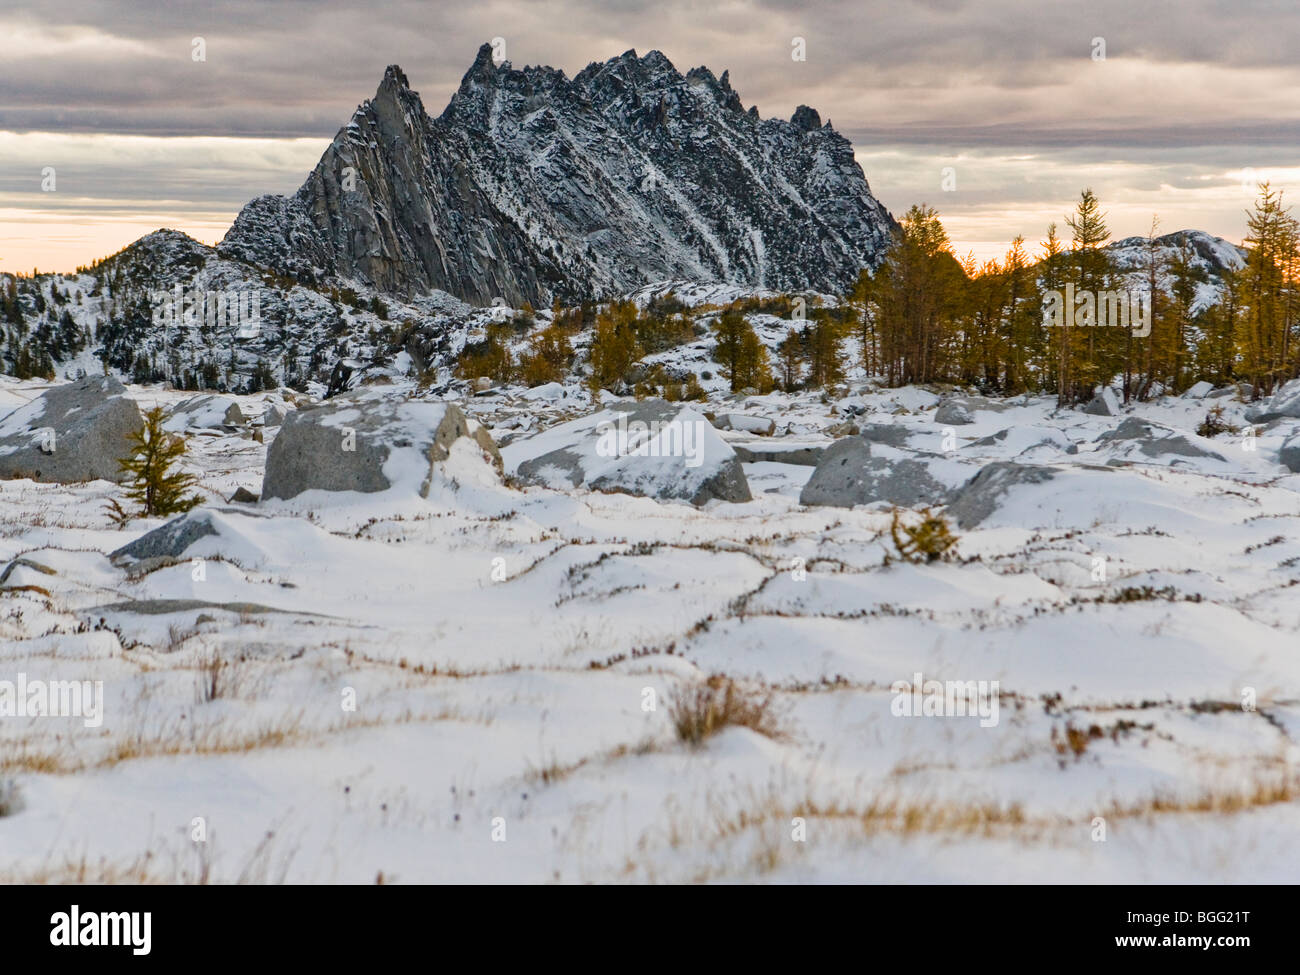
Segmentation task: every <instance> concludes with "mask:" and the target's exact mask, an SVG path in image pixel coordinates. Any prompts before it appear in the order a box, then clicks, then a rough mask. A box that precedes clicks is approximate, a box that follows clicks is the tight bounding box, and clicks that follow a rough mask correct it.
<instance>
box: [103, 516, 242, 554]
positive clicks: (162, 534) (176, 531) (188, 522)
mask: <svg viewBox="0 0 1300 975" xmlns="http://www.w3.org/2000/svg"><path fill="white" fill-rule="evenodd" d="M216 534H218V532H217V529H216V527H215V526H214V525H213V515H212V512H211V511H208V510H206V509H203V510H199V511H191V512H189V513H187V514H184V515H181V516H180V517H179V518H173V519H172V520H171V521H169V522H167V523H166V524H165V525H161V526H159V527H158V528H155V529H153V531H150V532H146V533H145V534H143V535H141V536H140V537H139V538H137V539H136V540H135V541H134V542H128V543H127V544H126V545H123V546H122V547H121V548H119V549H116V550H114V551H112V552H110V553H109V556H108V557H109V559H110V560H111V561H112V562H113V564H114V565H119V566H120V565H143V566H145V567H146V568H149V567H153V566H156V565H166V564H168V563H170V562H173V561H175V560H177V559H179V558H180V557H181V556H182V555H184V554H185V550H186V549H187V548H189V547H190V546H191V545H193V544H194V543H195V542H197V541H198V540H199V539H200V538H206V537H208V536H209V535H216Z"/></svg>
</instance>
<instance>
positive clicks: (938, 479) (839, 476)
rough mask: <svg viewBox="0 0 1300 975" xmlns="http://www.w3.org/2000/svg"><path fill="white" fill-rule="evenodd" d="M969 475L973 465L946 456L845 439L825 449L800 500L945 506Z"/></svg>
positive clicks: (838, 504)
mask: <svg viewBox="0 0 1300 975" xmlns="http://www.w3.org/2000/svg"><path fill="white" fill-rule="evenodd" d="M970 475H971V468H970V466H969V465H967V464H964V463H962V462H961V461H958V460H955V459H952V458H950V457H947V456H945V455H942V454H932V453H924V452H921V451H904V450H899V449H897V448H894V447H889V446H886V445H884V444H879V443H875V444H873V443H871V442H870V441H867V440H864V439H863V438H862V437H845V438H844V439H843V440H838V441H836V442H835V443H833V444H831V446H829V447H827V448H826V451H825V453H823V454H822V458H821V461H820V462H819V463H818V464H817V469H816V470H814V471H813V473H812V477H810V478H809V479H808V483H807V484H805V485H804V489H803V491H802V493H801V494H800V495H799V502H800V503H801V504H808V505H828V506H831V507H836V508H851V507H853V506H854V505H859V504H872V503H874V502H877V501H885V502H888V503H889V504H895V505H901V506H904V507H918V506H926V505H935V504H946V503H947V502H948V500H949V498H950V497H951V496H952V494H953V491H954V490H956V488H957V487H958V486H960V485H961V484H963V483H964V482H965V481H966V480H967V479H969V477H970Z"/></svg>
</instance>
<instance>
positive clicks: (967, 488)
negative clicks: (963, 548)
mask: <svg viewBox="0 0 1300 975" xmlns="http://www.w3.org/2000/svg"><path fill="white" fill-rule="evenodd" d="M1058 473H1059V468H1056V467H1048V466H1046V465H1043V464H1017V463H1016V462H1015V461H1010V460H999V461H994V462H993V463H992V464H988V465H987V466H985V467H984V468H983V469H982V470H981V471H980V472H979V473H978V474H976V475H975V476H974V477H973V478H971V480H970V481H969V482H968V483H967V484H966V485H964V486H963V487H962V489H961V490H960V491H959V492H957V497H956V499H955V500H954V501H953V502H952V504H950V505H949V506H948V512H947V513H948V516H949V517H950V518H953V519H955V520H956V522H957V527H959V528H974V527H975V526H976V525H978V524H979V523H980V522H982V521H984V520H985V519H986V518H988V517H989V516H990V515H992V514H993V513H994V512H995V511H997V510H998V508H999V506H1000V505H1001V504H1002V502H1003V499H1005V498H1006V496H1007V494H1008V493H1009V492H1010V491H1011V489H1012V488H1015V487H1019V486H1020V485H1023V484H1043V483H1044V482H1046V481H1050V480H1051V479H1052V478H1054V477H1056V476H1057V474H1058Z"/></svg>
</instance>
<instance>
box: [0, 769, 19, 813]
mask: <svg viewBox="0 0 1300 975" xmlns="http://www.w3.org/2000/svg"><path fill="white" fill-rule="evenodd" d="M21 808H22V800H21V799H20V798H19V796H18V783H17V782H15V781H14V780H13V779H0V819H3V818H4V817H5V816H12V815H13V814H14V813H16V812H17V811H18V810H19V809H21Z"/></svg>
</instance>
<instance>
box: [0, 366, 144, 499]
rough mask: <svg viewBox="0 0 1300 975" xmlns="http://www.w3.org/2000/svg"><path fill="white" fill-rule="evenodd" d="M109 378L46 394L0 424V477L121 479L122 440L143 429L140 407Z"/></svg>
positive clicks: (124, 442)
mask: <svg viewBox="0 0 1300 975" xmlns="http://www.w3.org/2000/svg"><path fill="white" fill-rule="evenodd" d="M125 393H126V388H125V387H124V386H123V385H122V384H121V383H120V382H118V381H117V380H116V379H114V378H112V377H111V376H97V377H94V378H87V379H81V380H78V381H77V382H73V383H68V384H66V385H63V386H55V387H53V388H52V389H49V390H47V391H46V392H45V393H44V394H42V395H41V396H40V397H38V398H37V399H35V400H33V401H32V402H30V403H28V404H27V405H26V406H20V407H19V408H18V409H16V410H14V411H13V412H12V413H10V414H9V415H8V416H6V417H5V418H4V419H3V420H0V478H15V477H29V478H31V479H32V480H33V481H43V482H46V483H56V484H73V483H77V482H79V481H93V480H95V479H97V478H103V479H104V480H108V481H120V480H122V479H123V477H124V475H123V472H122V469H121V468H120V467H119V466H118V463H117V462H118V460H119V459H120V458H122V457H125V456H126V454H127V453H128V450H129V447H128V444H127V438H128V437H130V436H131V435H132V434H133V433H136V432H137V431H138V430H140V428H141V427H142V426H143V425H144V421H143V419H142V418H141V416H140V408H139V407H138V406H136V405H135V403H134V402H133V401H132V400H130V399H128V398H127V397H126V396H125V395H124V394H125Z"/></svg>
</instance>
